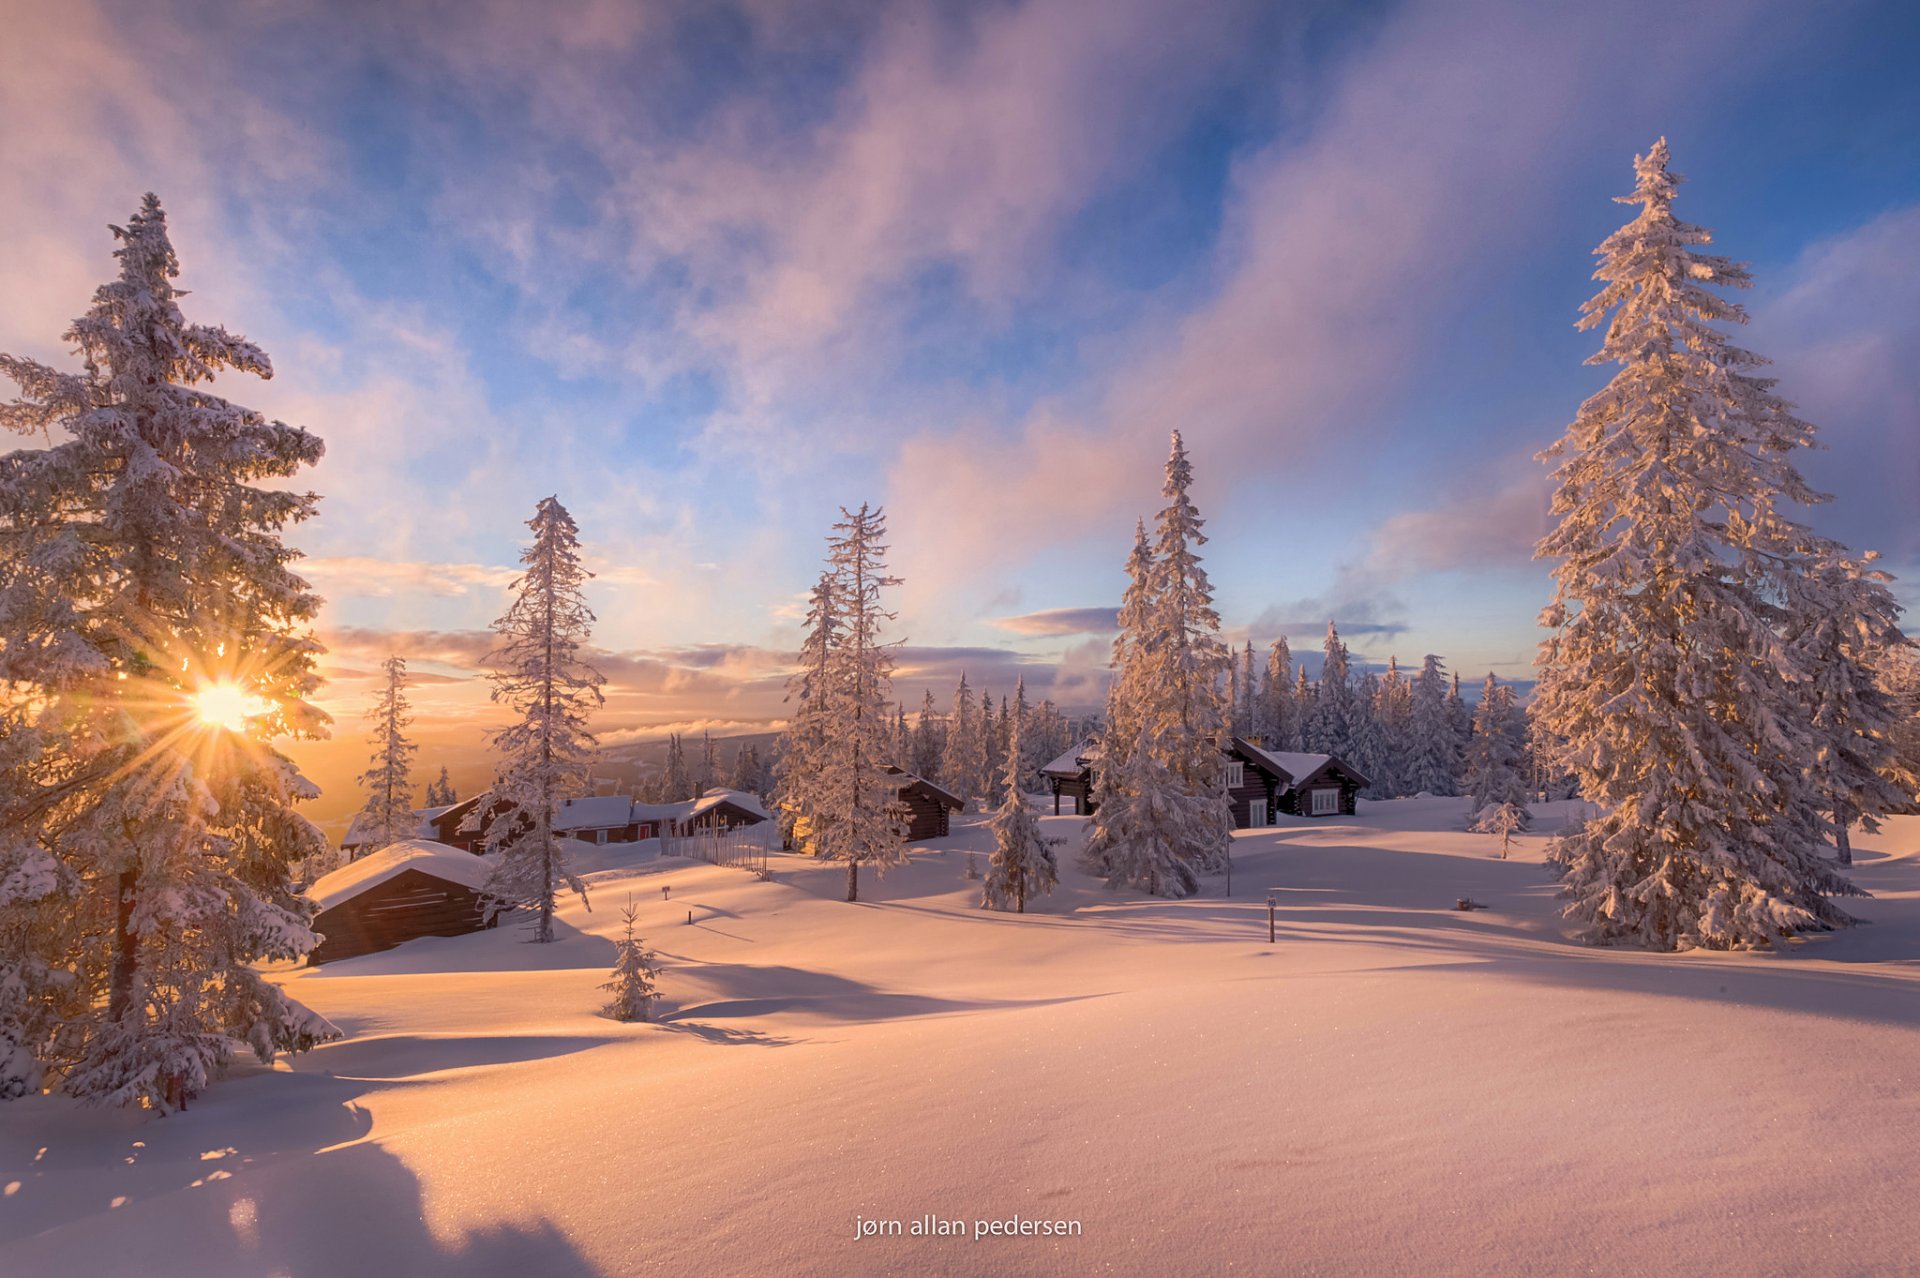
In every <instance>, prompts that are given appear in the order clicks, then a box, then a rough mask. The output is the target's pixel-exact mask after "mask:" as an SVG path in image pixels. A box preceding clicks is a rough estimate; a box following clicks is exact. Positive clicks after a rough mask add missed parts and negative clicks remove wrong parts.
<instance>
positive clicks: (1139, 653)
mask: <svg viewBox="0 0 1920 1278" xmlns="http://www.w3.org/2000/svg"><path fill="white" fill-rule="evenodd" d="M1126 571H1127V585H1126V588H1125V590H1123V591H1122V592H1121V596H1120V609H1119V612H1118V614H1117V615H1116V619H1115V627H1114V636H1113V655H1112V657H1111V659H1110V665H1111V668H1112V670H1113V678H1112V679H1111V680H1110V681H1109V682H1108V684H1107V713H1106V726H1105V728H1104V729H1103V731H1102V732H1101V735H1100V744H1099V750H1098V756H1099V757H1098V761H1097V762H1096V763H1095V765H1094V772H1093V791H1094V793H1093V798H1094V810H1093V814H1092V815H1091V816H1090V817H1088V818H1087V841H1086V844H1085V845H1084V846H1083V847H1082V848H1081V851H1080V863H1081V865H1082V866H1084V867H1085V868H1086V870H1087V872H1088V873H1090V874H1096V875H1100V876H1102V877H1105V878H1108V879H1111V878H1112V870H1111V868H1110V865H1111V862H1112V857H1111V853H1112V851H1113V846H1112V839H1113V838H1115V837H1118V835H1119V831H1120V826H1119V825H1118V824H1116V822H1117V820H1118V812H1117V810H1116V811H1115V812H1113V813H1107V814H1106V815H1105V816H1104V817H1103V815H1102V813H1103V812H1105V810H1106V808H1107V806H1108V804H1109V803H1110V802H1111V801H1113V800H1114V799H1115V798H1116V797H1117V796H1118V794H1119V787H1120V784H1121V780H1122V778H1123V777H1124V776H1125V775H1126V773H1127V764H1128V762H1129V761H1130V760H1131V759H1132V757H1133V751H1134V749H1135V746H1136V744H1137V743H1138V741H1139V739H1140V726H1141V716H1140V712H1139V709H1138V708H1137V707H1136V705H1135V700H1136V698H1135V688H1136V681H1133V680H1131V679H1129V678H1128V676H1127V671H1128V670H1129V669H1130V668H1132V666H1133V665H1134V664H1135V663H1136V662H1144V661H1145V660H1147V656H1146V653H1147V651H1148V649H1149V648H1150V646H1151V645H1152V643H1153V637H1152V635H1151V634H1150V633H1149V627H1150V626H1151V624H1152V620H1153V548H1152V547H1151V546H1150V545H1148V544H1147V525H1146V522H1145V521H1144V520H1136V521H1135V522H1134V525H1133V549H1132V550H1130V551H1128V552H1127V564H1126Z"/></svg>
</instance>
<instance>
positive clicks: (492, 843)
mask: <svg viewBox="0 0 1920 1278" xmlns="http://www.w3.org/2000/svg"><path fill="white" fill-rule="evenodd" d="M527 527H528V528H530V529H532V530H533V542H532V544H531V545H529V546H528V547H527V549H526V551H525V553H523V554H522V555H521V556H520V562H521V563H522V564H524V565H525V566H526V571H525V572H523V573H521V575H520V576H519V578H518V579H517V580H515V581H514V583H513V592H514V600H513V603H512V604H510V605H509V606H508V608H507V610H506V612H504V613H503V614H501V616H500V618H499V620H497V621H495V622H494V623H493V631H494V634H495V636H497V642H496V645H495V648H494V651H493V653H492V654H491V655H490V656H489V658H488V660H489V662H490V663H491V664H492V665H493V673H492V675H491V676H490V678H491V679H492V681H493V699H494V700H495V701H499V702H503V703H505V704H506V705H507V706H508V707H510V708H511V709H512V710H513V711H514V712H515V713H516V714H517V715H518V716H519V717H518V718H517V719H516V720H515V721H514V722H512V723H510V724H508V725H507V726H506V727H504V728H501V729H500V730H498V731H497V732H494V733H493V734H492V738H493V748H494V749H495V750H496V751H498V752H499V754H500V762H499V765H498V767H497V769H496V771H495V773H494V780H493V797H494V799H495V801H496V802H504V803H506V804H509V805H511V807H510V809H509V810H508V811H506V812H504V813H503V814H502V815H501V816H500V817H499V818H497V819H496V820H494V821H493V823H492V824H491V825H489V826H488V827H487V834H486V846H487V849H488V851H490V852H496V853H498V854H499V856H500V861H499V864H497V865H496V866H495V867H494V869H493V872H492V873H491V874H490V875H488V877H487V884H486V897H487V901H488V906H489V908H490V909H491V910H492V911H494V912H496V913H497V912H499V911H503V910H515V909H525V910H531V911H532V912H533V913H534V917H535V921H534V933H533V939H534V940H536V941H543V942H544V941H551V940H553V907H554V896H555V894H556V892H557V891H558V890H559V888H560V887H562V886H565V887H568V888H571V889H573V891H574V892H576V893H578V894H579V896H580V899H581V900H582V901H585V900H586V899H587V890H586V887H585V885H584V884H582V883H581V882H580V877H579V875H577V874H575V873H574V872H573V871H572V870H570V869H568V868H567V854H566V850H565V848H564V847H563V846H562V840H561V838H560V837H559V836H558V835H556V834H555V833H554V829H553V817H554V813H555V811H556V810H557V809H558V807H559V805H560V801H561V800H562V799H565V798H571V797H573V796H574V795H578V794H583V793H585V792H586V789H587V773H588V769H589V768H590V767H591V766H592V763H593V753H594V748H595V743H594V739H593V734H592V733H591V732H589V731H588V730H587V715H588V713H589V712H590V711H591V710H592V708H593V707H595V706H598V705H600V704H602V703H603V702H604V701H605V700H606V698H605V697H604V696H603V695H602V694H601V692H600V685H601V684H602V683H604V682H605V680H604V679H602V678H601V677H600V673H599V672H598V671H597V670H595V669H594V668H593V667H592V666H590V665H588V664H587V662H586V660H585V658H583V657H582V656H581V653H580V650H581V648H583V647H585V646H586V643H587V640H588V638H589V636H590V634H591V630H592V625H593V612H592V610H591V609H589V608H588V607H587V601H586V596H585V586H586V583H587V581H588V579H589V578H591V577H592V576H593V574H592V573H590V572H588V571H587V570H586V568H585V567H584V566H583V565H582V564H581V562H580V530H579V528H578V527H577V526H576V525H575V524H574V522H573V516H572V515H570V514H568V513H567V508H566V507H565V506H562V505H561V504H560V499H559V498H558V497H546V498H543V499H542V500H541V502H540V504H539V506H538V507H537V508H536V510H535V512H534V516H533V518H532V519H530V520H528V521H527Z"/></svg>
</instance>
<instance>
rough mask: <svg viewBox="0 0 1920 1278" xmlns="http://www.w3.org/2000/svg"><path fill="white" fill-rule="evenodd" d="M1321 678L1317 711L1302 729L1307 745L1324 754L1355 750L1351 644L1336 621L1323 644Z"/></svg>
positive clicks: (1315, 698)
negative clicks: (1336, 627)
mask: <svg viewBox="0 0 1920 1278" xmlns="http://www.w3.org/2000/svg"><path fill="white" fill-rule="evenodd" d="M1322 653H1323V657H1324V659H1323V660H1322V662H1321V664H1320V681H1319V683H1318V685H1316V686H1315V688H1314V692H1313V711H1312V713H1311V715H1310V717H1309V718H1308V720H1307V722H1306V724H1305V725H1304V727H1303V729H1302V735H1303V736H1304V737H1305V738H1306V748H1307V749H1309V750H1314V751H1318V752H1319V753H1321V754H1338V755H1349V754H1351V753H1352V752H1353V685H1352V684H1351V683H1350V682H1349V679H1348V672H1347V645H1346V644H1345V643H1343V642H1342V641H1341V639H1340V632H1339V631H1338V630H1337V629H1335V628H1334V624H1333V622H1331V621H1329V622H1327V639H1326V643H1325V645H1324V647H1323V648H1322Z"/></svg>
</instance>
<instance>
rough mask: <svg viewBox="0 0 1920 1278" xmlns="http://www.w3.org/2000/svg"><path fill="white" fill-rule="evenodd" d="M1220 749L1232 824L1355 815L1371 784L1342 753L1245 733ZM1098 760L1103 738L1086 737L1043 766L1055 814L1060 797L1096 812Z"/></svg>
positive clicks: (1076, 809)
mask: <svg viewBox="0 0 1920 1278" xmlns="http://www.w3.org/2000/svg"><path fill="white" fill-rule="evenodd" d="M1220 752H1221V754H1222V755H1224V756H1225V768H1226V778H1225V780H1226V787H1227V798H1228V801H1229V802H1230V803H1231V804H1232V807H1233V824H1234V828H1236V829H1240V830H1245V829H1250V828H1256V827H1260V826H1266V825H1271V824H1273V818H1274V817H1275V816H1277V815H1281V814H1285V815H1288V816H1308V817H1318V816H1352V815H1353V814H1354V811H1355V803H1356V800H1357V799H1358V797H1359V793H1360V791H1361V790H1362V789H1364V788H1366V786H1367V784H1368V780H1367V778H1366V777H1365V776H1363V775H1362V774H1361V773H1360V772H1359V770H1358V769H1356V768H1354V767H1353V765H1352V764H1349V763H1348V762H1346V760H1344V759H1342V758H1340V757H1339V756H1338V755H1330V754H1303V753H1298V752H1287V751H1275V750H1268V749H1265V748H1263V747H1262V746H1260V745H1259V744H1258V743H1257V742H1255V741H1252V740H1249V739H1248V738H1245V737H1232V738H1229V739H1228V742H1227V744H1226V745H1224V746H1222V747H1221V750H1220ZM1099 762H1100V742H1099V740H1098V739H1097V738H1095V737H1088V738H1086V739H1084V740H1082V741H1081V742H1080V743H1079V744H1077V745H1075V746H1074V747H1073V749H1071V750H1068V751H1067V752H1066V753H1065V754H1062V755H1061V756H1060V757H1059V758H1057V759H1055V760H1053V761H1052V762H1050V763H1048V764H1047V765H1046V766H1045V767H1044V768H1042V769H1040V775H1042V776H1044V777H1045V778H1046V779H1047V784H1048V787H1049V788H1050V789H1051V790H1052V791H1053V811H1054V815H1055V816H1058V815H1060V807H1061V800H1062V799H1066V800H1068V801H1070V802H1071V804H1072V808H1071V811H1072V812H1073V814H1074V815H1076V816H1091V815H1092V814H1093V810H1094V807H1095V801H1094V797H1093V791H1094V775H1095V771H1096V769H1097V768H1098V766H1099Z"/></svg>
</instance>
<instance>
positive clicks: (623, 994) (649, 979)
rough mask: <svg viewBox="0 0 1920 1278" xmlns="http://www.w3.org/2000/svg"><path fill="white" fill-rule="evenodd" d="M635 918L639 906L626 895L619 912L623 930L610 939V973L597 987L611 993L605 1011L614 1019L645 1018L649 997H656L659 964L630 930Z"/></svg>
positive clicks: (650, 1005)
mask: <svg viewBox="0 0 1920 1278" xmlns="http://www.w3.org/2000/svg"><path fill="white" fill-rule="evenodd" d="M639 919H640V911H639V908H638V907H637V906H635V905H634V903H633V898H632V897H628V898H627V906H626V908H625V909H624V910H622V911H621V912H620V921H621V923H622V924H624V925H625V931H623V932H622V933H621V936H620V939H619V940H618V941H616V942H614V959H613V975H612V977H611V978H610V979H609V980H608V981H607V982H606V983H605V984H604V985H602V986H601V987H600V988H601V989H603V990H606V991H607V992H608V993H609V994H612V995H613V998H612V999H611V1000H610V1001H609V1002H608V1003H607V1015H608V1016H611V1017H612V1018H613V1019H614V1020H616V1021H644V1020H646V1019H647V1014H648V1011H649V1010H650V1009H651V1008H652V1006H653V1000H655V999H657V998H659V997H660V968H659V966H658V965H657V964H656V963H655V962H654V956H653V951H651V950H649V949H648V948H647V947H646V946H645V945H644V944H642V943H641V940H640V936H639V934H638V933H637V932H636V931H635V930H634V928H635V924H637V923H638V922H639Z"/></svg>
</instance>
